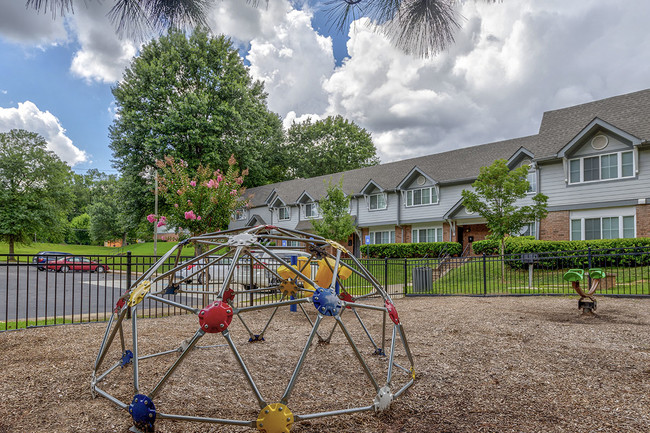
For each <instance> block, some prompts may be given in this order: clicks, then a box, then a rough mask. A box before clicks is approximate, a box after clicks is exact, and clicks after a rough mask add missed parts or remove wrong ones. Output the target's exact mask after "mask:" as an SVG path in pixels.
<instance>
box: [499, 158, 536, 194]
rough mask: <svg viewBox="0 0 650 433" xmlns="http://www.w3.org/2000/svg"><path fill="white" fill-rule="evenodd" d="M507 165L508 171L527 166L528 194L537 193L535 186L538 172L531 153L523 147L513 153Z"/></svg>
mask: <svg viewBox="0 0 650 433" xmlns="http://www.w3.org/2000/svg"><path fill="white" fill-rule="evenodd" d="M507 165H508V168H510V170H514V169H516V168H519V167H522V166H524V165H527V166H528V175H527V177H526V180H527V181H528V194H534V193H537V192H539V191H538V189H537V185H538V184H539V182H538V177H539V171H538V169H537V162H535V154H533V152H531V151H530V150H528V149H526V148H525V147H520V148H519V150H517V151H516V152H515V153H513V154H512V156H511V157H510V158H509V159H508V162H507Z"/></svg>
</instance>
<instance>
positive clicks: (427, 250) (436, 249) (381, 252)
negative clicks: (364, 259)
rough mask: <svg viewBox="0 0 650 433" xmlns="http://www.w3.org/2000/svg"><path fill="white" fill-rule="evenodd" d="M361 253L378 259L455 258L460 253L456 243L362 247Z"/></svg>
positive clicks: (458, 245) (459, 247)
mask: <svg viewBox="0 0 650 433" xmlns="http://www.w3.org/2000/svg"><path fill="white" fill-rule="evenodd" d="M361 253H362V254H364V255H367V256H369V257H375V258H376V257H379V258H385V257H386V258H405V257H408V258H411V257H414V258H419V257H438V256H440V255H441V254H449V255H451V256H457V255H459V254H460V253H461V246H460V244H459V243H458V242H422V243H415V244H374V245H363V246H362V247H361Z"/></svg>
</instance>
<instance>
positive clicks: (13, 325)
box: [0, 317, 72, 331]
mask: <svg viewBox="0 0 650 433" xmlns="http://www.w3.org/2000/svg"><path fill="white" fill-rule="evenodd" d="M63 323H72V320H71V319H63V318H62V317H59V318H57V319H56V321H55V320H54V319H41V320H27V321H25V320H19V321H18V322H16V321H15V320H12V321H9V322H0V331H6V330H10V329H23V328H27V327H29V326H47V325H61V324H63Z"/></svg>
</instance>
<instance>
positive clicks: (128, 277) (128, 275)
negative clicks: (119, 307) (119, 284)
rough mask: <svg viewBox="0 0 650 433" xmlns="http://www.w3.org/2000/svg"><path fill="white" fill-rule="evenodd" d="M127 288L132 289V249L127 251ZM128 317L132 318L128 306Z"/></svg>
mask: <svg viewBox="0 0 650 433" xmlns="http://www.w3.org/2000/svg"><path fill="white" fill-rule="evenodd" d="M126 290H131V251H127V252H126ZM127 308H128V309H127V310H126V318H127V319H130V318H131V307H127Z"/></svg>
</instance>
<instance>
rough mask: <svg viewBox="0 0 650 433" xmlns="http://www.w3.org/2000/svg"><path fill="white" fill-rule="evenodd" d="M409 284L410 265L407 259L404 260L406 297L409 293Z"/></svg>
mask: <svg viewBox="0 0 650 433" xmlns="http://www.w3.org/2000/svg"><path fill="white" fill-rule="evenodd" d="M408 284H409V281H408V265H407V260H406V258H404V296H406V294H407V292H408Z"/></svg>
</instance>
